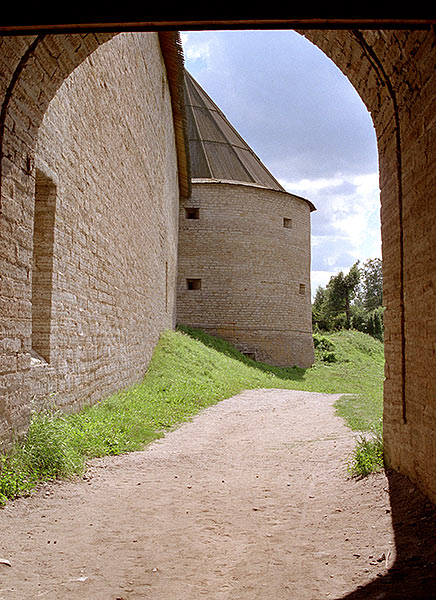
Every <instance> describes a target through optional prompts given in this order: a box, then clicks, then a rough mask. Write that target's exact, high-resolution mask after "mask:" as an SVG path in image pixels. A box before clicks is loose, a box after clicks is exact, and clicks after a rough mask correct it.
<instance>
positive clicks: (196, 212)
mask: <svg viewBox="0 0 436 600" xmlns="http://www.w3.org/2000/svg"><path fill="white" fill-rule="evenodd" d="M185 216H186V218H187V219H199V218H200V209H199V208H198V207H189V208H185Z"/></svg>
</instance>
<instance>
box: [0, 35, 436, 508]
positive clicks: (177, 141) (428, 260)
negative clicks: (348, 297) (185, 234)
mask: <svg viewBox="0 0 436 600" xmlns="http://www.w3.org/2000/svg"><path fill="white" fill-rule="evenodd" d="M302 33H303V34H304V35H305V36H306V37H307V38H308V39H309V40H311V41H312V42H313V43H315V44H316V45H317V46H318V47H319V48H320V49H321V50H323V51H324V52H325V53H326V55H327V56H329V57H330V58H331V59H332V60H333V61H334V62H335V64H336V65H337V66H338V67H339V68H340V69H341V70H342V71H343V72H344V73H345V75H346V76H347V77H348V78H349V79H350V81H351V83H352V84H353V85H354V87H355V88H356V90H357V92H358V93H359V95H360V97H361V98H362V100H363V102H364V103H365V105H366V106H367V108H368V110H369V111H370V113H371V115H372V119H373V123H374V127H375V130H376V134H377V141H378V148H379V165H380V189H381V216H382V243H383V276H384V302H385V304H386V313H385V356H386V380H385V387H384V437H385V456H386V461H387V464H388V465H389V466H390V467H392V468H395V469H398V470H399V471H401V472H402V473H403V474H405V475H407V476H408V477H410V479H411V480H412V481H413V482H415V483H416V484H417V485H418V486H419V487H420V488H421V489H422V490H423V491H424V492H425V493H426V494H427V495H428V496H429V497H430V498H431V499H433V500H434V501H436V476H435V472H436V442H435V440H436V436H435V432H436V401H435V398H436V389H435V386H436V384H435V377H434V373H435V366H436V341H435V340H436V312H435V306H436V261H435V255H436V247H435V243H436V242H435V240H436V198H435V194H436V192H435V190H436V181H435V179H436V171H435V169H434V165H435V163H436V94H435V90H436V48H435V46H436V38H435V32H434V28H433V27H432V26H429V27H424V28H421V29H413V30H412V29H411V30H405V29H397V30H395V29H393V30H377V29H368V30H365V29H363V30H357V29H354V30H344V29H337V30H332V31H328V30H320V31H317V30H305V31H303V32H302ZM113 37H114V36H113V34H106V33H105V34H103V33H99V34H90V33H80V34H77V33H76V34H56V35H51V34H50V35H40V34H38V33H36V34H31V35H30V34H29V35H23V36H20V35H18V36H13V35H12V36H9V37H8V36H7V35H6V36H2V37H1V38H0V62H1V68H0V99H1V109H0V148H1V156H0V158H1V162H0V178H1V182H0V184H1V188H0V192H1V197H0V211H1V212H0V274H1V288H0V430H1V432H2V434H1V435H2V437H3V438H6V437H10V434H11V432H13V431H15V432H19V431H22V430H23V428H24V426H25V423H26V422H27V417H28V414H29V409H30V405H31V401H32V399H33V398H34V397H36V398H39V397H40V394H42V393H46V392H50V391H53V392H55V393H56V394H57V395H56V399H57V401H58V402H61V403H62V402H63V401H64V400H63V399H65V401H66V402H68V403H70V402H72V403H73V404H74V402H78V400H77V397H78V395H79V393H78V390H82V389H84V388H83V387H82V386H84V385H89V389H90V395H89V396H90V398H91V399H92V398H94V399H95V398H96V393H97V392H96V390H97V389H100V392H101V394H102V395H104V394H106V393H110V392H111V390H112V389H114V387H118V386H121V385H124V384H127V383H128V380H129V379H130V380H131V379H133V378H135V377H139V376H140V373H141V371H142V370H143V369H144V368H145V362H146V360H145V359H146V357H147V356H148V355H149V352H150V349H151V347H152V345H153V342H154V340H155V339H156V337H157V335H158V330H159V329H160V328H161V327H166V326H170V325H171V324H172V323H173V321H174V312H173V306H174V305H173V292H174V288H173V287H172V284H171V273H173V282H175V263H174V262H172V260H175V259H174V257H175V237H176V224H175V223H176V221H177V210H176V205H177V195H178V189H177V186H179V187H180V180H181V179H182V180H183V178H185V182H184V183H185V184H186V172H185V173H184V172H183V169H180V165H181V164H182V163H183V139H182V138H183V135H182V134H181V127H180V123H181V119H180V118H179V116H177V115H176V113H175V112H174V111H177V108H178V104H179V103H178V101H177V98H176V97H175V95H174V90H176V88H177V82H176V85H174V80H175V79H177V68H171V69H168V67H167V63H165V61H164V58H165V56H163V55H162V54H161V50H162V44H161V47H160V48H159V44H158V37H160V40H161V41H162V35H161V34H146V35H145V37H144V38H143V37H142V34H126V35H124V34H123V35H122V36H120V38H118V37H116V38H115V39H116V41H115V43H114V45H110V44H111V42H110V41H109V40H111V38H113ZM127 40H131V41H132V42H133V43H134V44H139V45H141V44H144V45H143V46H141V47H142V48H143V50H144V51H145V54H144V57H143V60H142V61H141V60H137V59H136V58H135V57H133V56H131V55H130V54H129V52H130V51H129V48H128V44H126V43H125V42H126V41H127ZM140 40H143V41H142V42H140ZM145 40H147V41H145ZM149 40H150V41H149ZM105 42H107V43H108V45H107V49H109V48H113V50H114V51H115V49H116V52H114V53H113V54H112V55H111V56H110V59H109V57H108V55H107V54H106V53H105V51H103V53H102V54H101V55H100V54H99V52H98V48H99V47H101V48H102V49H104V43H105ZM120 53H121V54H120ZM88 57H90V60H87V59H88ZM100 60H101V61H102V62H100ZM290 60H292V58H291V57H290ZM82 63H83V68H84V69H85V71H83V72H87V73H88V74H89V75H91V74H92V73H93V72H94V69H95V70H96V71H95V72H98V73H100V75H101V76H103V79H101V78H100V77H99V78H97V79H96V80H95V81H94V82H95V84H96V86H97V87H96V88H94V89H93V90H91V89H90V88H89V83H90V79H89V78H87V77H84V78H83V79H78V76H79V72H77V73H75V74H74V75H73V77H74V78H75V79H72V80H69V77H70V75H71V74H72V73H73V71H74V70H75V69H76V68H77V67H79V66H80V65H82ZM109 67H110V69H109ZM86 69H89V70H88V71H86ZM110 70H113V71H112V72H109V71H110ZM113 72H116V73H117V77H114V76H113ZM106 77H107V78H108V80H107V81H108V82H110V86H109V85H108V83H107V82H106V86H105V78H106ZM119 78H121V79H119ZM91 79H92V76H91ZM73 80H74V81H76V82H77V83H78V84H79V85H78V87H82V90H80V89H79V90H75V91H74V92H73V95H74V99H75V101H77V102H83V103H84V106H87V109H86V110H85V109H83V111H82V110H81V107H80V106H79V104H77V103H76V104H73V103H68V102H66V109H67V113H69V114H70V115H71V118H69V119H67V118H66V117H61V115H60V113H59V112H58V108H56V106H58V107H59V104H58V100H57V99H55V100H54V103H53V108H52V110H51V109H50V110H49V111H48V112H47V110H48V109H49V105H50V102H51V101H52V100H53V99H54V98H55V96H56V93H57V91H58V89H60V88H61V86H62V85H63V83H64V82H66V83H65V86H66V87H65V88H64V90H66V89H67V88H68V86H70V85H71V82H72V81H73ZM141 80H142V81H143V82H144V83H146V85H145V90H146V94H145V95H143V96H142V101H141V106H140V107H139V103H138V102H136V101H134V100H133V101H132V95H131V94H129V98H128V99H127V98H126V96H125V95H124V92H123V89H124V90H125V89H126V86H127V88H130V89H131V90H137V88H136V85H135V81H141ZM121 84H123V87H121ZM97 90H98V93H96V92H97ZM168 90H171V91H172V93H171V97H170V94H169V93H168ZM141 93H142V94H144V89H142V90H141ZM60 94H63V97H64V98H65V94H64V92H63V91H62V90H61V91H60ZM90 94H91V96H90ZM94 103H95V106H96V108H97V111H95V110H94V111H91V110H90V107H91V105H94ZM139 108H141V115H139V114H138V109H139ZM171 108H172V109H173V113H172V114H171ZM46 113H47V114H46ZM144 113H145V114H144ZM44 115H46V117H45V119H44V124H43V125H42V128H41V132H40V135H39V134H38V132H39V129H40V126H41V124H42V121H43V118H44ZM175 117H176V118H175ZM56 123H58V126H59V131H62V132H64V133H65V134H66V135H67V136H68V138H69V139H70V140H72V141H73V140H74V139H76V137H77V140H79V141H80V145H79V144H76V145H74V146H73V148H68V147H67V146H64V145H63V144H62V143H61V140H60V139H59V138H58V137H57V125H56ZM121 123H123V125H125V127H118V126H119V125H120V124H121ZM82 127H83V128H82ZM173 127H175V130H173V132H172V131H171V129H172V128H173ZM81 128H82V129H81ZM92 128H96V129H97V130H98V131H99V133H100V134H101V135H103V136H105V137H106V139H105V143H104V144H100V143H99V140H97V139H92V136H91V131H89V130H90V129H92ZM115 137H116V142H115V140H114V138H115ZM111 138H112V139H111ZM37 140H38V152H36V143H37ZM123 149H124V150H126V149H128V150H129V153H130V152H133V156H126V153H125V152H123ZM94 163H95V164H98V165H99V167H104V172H103V173H102V172H100V173H97V171H95V170H93V165H94ZM139 166H140V167H141V169H142V170H141V169H139V171H138V169H137V168H138V167H139ZM133 168H134V169H135V171H134V175H135V176H134V177H133V176H132V173H133V171H132V169H133ZM70 170H71V171H74V172H75V173H74V172H69V171H70ZM79 173H80V174H81V176H80V177H79V175H78V174H79ZM145 174H146V175H145ZM150 177H151V178H153V179H152V181H150V179H149V178H150ZM177 177H178V178H179V181H177ZM138 178H139V179H138ZM35 186H36V188H35ZM35 191H36V194H37V199H36V204H37V207H36V210H35ZM55 196H56V199H57V201H56V207H55V210H54V206H53V198H54V197H55ZM44 213H46V215H45V217H44V218H45V219H46V223H47V228H48V227H49V224H50V223H51V222H55V227H54V233H53V235H51V236H50V235H42V234H41V235H40V234H38V231H39V232H40V233H41V232H44V233H45V229H46V226H45V225H43V226H40V227H39V226H37V227H36V230H35V231H36V238H37V240H38V242H37V244H38V250H37V252H36V254H35V255H34V252H33V247H34V242H33V239H34V216H37V220H38V222H39V223H43V222H44V220H41V218H40V217H41V215H43V214H44ZM171 219H173V226H171V225H170V221H171ZM50 227H51V225H50ZM171 231H172V232H173V233H171ZM168 236H169V238H168ZM127 240H129V242H128V243H127ZM50 248H52V249H53V252H51V250H50ZM64 253H65V259H64V258H63V255H64ZM171 253H173V254H171ZM47 256H50V257H51V258H49V259H48V260H47ZM171 256H172V257H173V258H171ZM127 258H129V261H130V260H131V261H132V264H134V265H136V269H130V268H129V267H128V266H127V262H128V261H127ZM77 260H79V264H77ZM51 261H52V264H50V262H51ZM34 263H35V265H36V266H34ZM167 263H168V286H167V285H166V281H167V279H166V273H167ZM39 265H41V266H42V267H41V273H40V274H39V275H38V279H39V282H38V283H37V289H35V290H34V291H32V279H33V278H32V271H33V269H34V268H35V269H39V268H40V266H39ZM97 265H98V266H97ZM82 267H83V271H82ZM141 270H143V277H141V276H139V275H138V273H137V271H141ZM134 271H136V272H134ZM50 272H52V273H53V277H52V279H51V283H50V276H49V273H50ZM69 277H71V281H72V282H74V285H71V286H69V285H68V284H67V281H68V278H69ZM128 284H129V285H130V284H132V285H131V286H130V287H129V295H130V296H131V297H129V298H125V297H124V296H125V295H126V294H123V291H124V290H125V289H126V288H127V285H128ZM123 287H124V289H123ZM130 290H131V291H130ZM33 293H34V294H35V296H34V298H35V302H32V295H33ZM50 297H51V300H50ZM37 298H39V300H37ZM61 299H62V300H61ZM118 302H121V307H119V308H117V306H118ZM32 303H33V304H34V310H32ZM50 303H51V308H50V310H48V307H49V306H50ZM139 305H143V306H144V309H145V307H147V311H150V312H147V313H146V314H147V316H146V319H141V320H140V319H139V312H140V309H139ZM61 306H65V308H66V310H65V311H63V310H62V311H61V310H60V307H61ZM50 311H51V312H50ZM86 311H90V312H89V314H90V315H92V318H91V317H90V318H87V317H86ZM48 315H50V316H49V317H48ZM80 315H82V316H83V319H80V320H79V318H78V317H79V316H80ZM48 318H49V323H48V322H47V319H48ZM33 325H35V326H34V327H33ZM138 327H139V328H141V329H139V330H138ZM86 338H88V339H87V341H86ZM148 340H149V343H148ZM52 341H56V343H57V342H59V347H57V346H56V345H54V344H52V343H51V342H52ZM44 354H45V356H44ZM38 356H39V358H38ZM139 358H141V360H142V358H144V361H143V362H141V363H140V361H139ZM32 360H33V364H32ZM112 365H113V366H114V370H112ZM123 368H126V369H127V373H128V374H127V375H126V376H125V377H123V376H122V378H121V380H120V379H118V378H117V380H116V378H115V376H114V373H115V369H116V370H117V371H118V372H120V371H122V369H123Z"/></svg>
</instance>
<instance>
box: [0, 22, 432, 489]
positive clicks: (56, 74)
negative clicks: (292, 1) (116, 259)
mask: <svg viewBox="0 0 436 600" xmlns="http://www.w3.org/2000/svg"><path fill="white" fill-rule="evenodd" d="M327 21H328V20H327ZM394 21H395V20H393V22H392V23H387V24H385V27H386V29H381V26H383V24H382V25H380V24H378V26H377V27H372V28H369V29H365V23H360V24H353V23H351V22H349V23H348V26H349V27H350V29H345V27H347V24H346V23H345V25H344V23H341V24H340V26H338V27H336V28H335V27H334V26H335V23H334V22H333V23H329V22H326V23H321V24H318V25H319V27H320V28H319V29H315V28H311V26H310V23H309V24H308V23H305V24H303V25H304V26H305V28H304V29H303V30H300V31H301V33H303V35H305V36H306V37H307V38H308V39H309V40H311V41H312V42H313V43H315V44H316V45H317V46H318V47H319V48H320V49H321V50H323V51H324V52H325V54H327V56H329V57H330V58H331V59H332V60H333V61H334V62H335V64H336V65H337V66H338V67H339V68H340V69H341V70H342V71H343V72H344V74H345V75H346V76H347V77H348V78H349V79H350V81H351V83H352V84H353V85H354V86H355V88H356V90H357V91H358V93H359V95H360V97H361V99H362V100H363V102H364V103H365V105H366V106H367V108H368V110H369V111H370V113H371V115H372V118H373V122H374V126H375V129H376V134H377V141H378V148H379V164H380V188H381V203H382V206H381V216H382V219H381V220H382V244H383V264H384V298H385V303H386V306H387V310H386V340H385V354H386V381H385V448H386V458H387V461H388V464H389V465H390V466H392V467H393V468H395V469H399V470H400V471H401V472H402V473H404V474H405V475H407V476H409V477H410V479H411V480H413V481H414V482H415V483H417V484H418V485H419V487H421V489H422V490H424V491H425V492H426V493H427V494H428V495H429V496H430V497H431V498H432V499H433V500H435V499H436V480H435V477H434V467H435V465H436V445H435V443H434V434H435V430H436V402H435V400H434V399H435V392H436V389H435V388H436V384H435V378H434V375H433V373H434V368H435V357H436V316H435V309H434V307H435V301H436V291H435V290H436V266H435V262H434V257H435V254H436V247H435V245H436V242H435V240H436V202H435V198H434V196H435V189H436V186H435V178H436V172H435V170H434V164H435V159H436V156H435V154H436V144H435V137H436V136H435V133H436V101H435V93H434V91H435V88H436V69H435V66H436V52H435V35H434V30H433V28H432V26H431V23H430V24H424V26H421V25H422V24H421V25H420V28H418V29H413V23H412V24H411V25H410V26H411V29H406V28H405V27H407V23H406V24H405V25H403V26H400V27H396V26H395V22H394ZM214 23H215V24H214V26H219V27H221V28H225V27H226V25H225V24H221V25H219V24H218V25H216V22H214ZM303 25H301V26H303ZM329 25H331V26H332V28H331V29H328V27H329ZM128 26H129V25H127V24H123V23H117V24H110V27H109V26H108V27H106V31H105V28H104V27H102V28H100V29H99V31H100V33H98V34H92V33H90V34H85V33H80V34H77V33H75V34H65V35H64V34H62V35H59V36H48V37H47V38H45V37H44V35H43V36H39V35H38V36H34V35H30V36H28V35H25V33H26V32H25V31H22V32H21V35H23V36H24V35H25V37H21V38H13V37H11V38H3V39H2V40H1V46H0V49H1V51H2V53H3V56H5V57H6V58H5V60H4V63H5V64H7V65H8V68H9V71H8V72H7V73H6V72H5V73H4V76H3V80H2V81H1V87H0V91H1V94H2V98H3V107H4V108H3V110H2V112H1V123H0V126H1V127H2V130H3V134H2V143H3V151H2V152H3V154H2V156H3V158H2V174H3V185H2V190H1V191H2V210H3V214H5V211H6V217H7V218H6V221H7V222H6V223H5V224H4V225H3V229H4V231H3V232H2V244H3V256H6V257H9V258H8V260H7V262H6V264H7V268H9V269H12V270H14V273H15V275H16V278H18V279H20V278H21V280H24V281H25V279H26V277H27V271H26V269H27V267H26V264H27V263H26V260H23V256H22V254H21V255H20V252H22V253H25V252H26V251H27V252H28V250H29V246H28V244H27V246H26V244H22V243H21V241H22V240H26V236H28V231H27V229H26V223H28V213H27V209H26V199H27V198H28V196H29V193H30V189H29V186H30V185H31V183H33V182H32V180H31V178H30V177H29V174H30V171H31V170H32V168H33V165H32V144H33V141H32V140H34V135H35V127H37V125H38V124H39V122H40V120H41V116H42V114H43V112H44V107H45V106H47V104H48V102H49V100H50V97H51V95H52V94H53V93H54V91H55V90H56V89H57V86H59V85H60V83H61V82H62V80H63V78H64V77H65V76H66V75H67V74H68V73H69V72H71V70H72V69H73V68H74V65H76V64H79V63H80V62H81V61H82V60H83V59H84V58H85V57H86V56H87V55H88V54H89V53H90V52H92V49H93V48H95V47H96V46H97V45H98V44H100V43H101V42H102V41H105V40H106V39H108V36H111V35H112V33H111V32H112V31H113V30H114V28H116V27H118V28H120V29H125V28H126V27H128ZM188 26H189V25H188V23H187V22H186V21H185V22H182V21H173V22H172V23H171V24H170V25H168V24H167V27H169V28H170V29H171V28H173V29H183V28H186V27H188ZM196 26H201V27H203V28H206V26H207V21H203V22H202V24H201V25H198V24H197V25H196ZM239 26H243V27H250V23H249V22H245V23H244V22H243V21H242V22H239ZM276 26H281V27H286V26H287V27H292V28H296V29H297V30H298V27H299V23H298V21H296V22H286V21H282V22H281V23H280V24H276ZM141 27H142V30H153V28H154V29H158V28H159V22H157V21H155V22H153V23H151V22H149V23H147V24H138V26H137V28H139V29H141ZM264 27H265V28H266V27H268V23H266V24H265V25H264ZM313 27H316V24H314V25H313ZM321 27H322V28H321ZM351 27H360V29H359V30H357V29H351ZM389 27H395V28H391V29H390V28H389ZM73 29H74V28H73ZM89 29H91V30H92V24H91V25H90V26H89ZM82 31H83V28H82ZM54 38H56V40H54ZM18 74H19V76H18ZM38 77H39V78H40V79H41V80H42V81H46V82H47V89H48V90H49V91H48V92H46V91H44V90H43V89H41V88H40V86H39V84H38V85H37V86H36V87H35V86H34V85H33V83H35V82H37V81H38ZM50 90H51V91H50ZM5 107H6V108H5ZM6 200H7V202H6ZM19 219H22V222H21V223H20V225H19V227H18V228H16V229H15V230H14V231H11V223H12V222H15V223H16V222H18V221H17V220H19ZM23 248H24V249H23ZM26 249H27V250H26ZM10 257H14V261H15V262H14V263H12V261H11V259H10ZM22 308H23V304H22V302H20V301H19V300H16V299H14V301H13V302H9V303H8V318H9V317H12V316H13V317H14V318H15V320H16V323H17V324H19V325H20V323H21V325H20V326H21V327H22V328H24V329H25V327H26V325H25V323H23V322H22V321H21V322H20V312H21V310H22ZM5 339H6V342H4V343H3V344H4V345H5V344H6V347H7V348H8V349H9V350H10V352H9V354H8V356H12V357H13V358H11V360H12V361H19V360H20V355H19V353H18V349H17V347H16V340H14V337H13V332H12V330H8V329H7V328H6V336H5ZM4 385H7V381H6V383H5V384H4ZM18 389H19V386H18V387H17V388H16V389H15V394H16V395H15V397H14V402H16V401H17V394H18V395H19V391H18ZM1 402H2V403H3V404H4V405H5V404H7V403H8V400H7V396H4V397H3V398H2V400H1ZM18 413H19V409H18ZM4 414H5V411H4V407H3V408H2V407H1V406H0V415H4Z"/></svg>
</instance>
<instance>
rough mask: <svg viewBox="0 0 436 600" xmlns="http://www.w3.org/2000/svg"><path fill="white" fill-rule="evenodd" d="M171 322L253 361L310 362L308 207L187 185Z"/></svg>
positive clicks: (273, 195) (238, 188)
mask: <svg viewBox="0 0 436 600" xmlns="http://www.w3.org/2000/svg"><path fill="white" fill-rule="evenodd" d="M177 321H178V322H179V323H182V324H186V325H190V326H193V327H198V328H201V329H203V330H205V331H208V332H210V333H212V334H217V335H220V336H221V337H223V338H225V339H227V340H229V341H231V342H233V343H234V344H235V345H236V346H237V347H238V348H239V349H240V350H241V351H243V352H247V353H249V354H252V353H253V354H255V357H256V359H257V360H263V361H266V362H269V363H272V364H277V365H295V364H297V365H300V366H309V365H310V364H312V362H313V342H312V324H311V304H310V208H309V204H308V203H307V201H305V200H304V199H302V198H299V197H297V196H293V195H291V194H287V193H283V192H277V191H273V190H268V189H265V188H262V187H260V186H253V185H249V184H237V183H226V182H215V183H214V182H209V183H206V182H205V181H204V182H201V183H200V182H198V180H194V181H193V183H192V196H191V198H190V199H189V200H185V201H183V202H182V203H181V206H180V226H179V269H178V284H177Z"/></svg>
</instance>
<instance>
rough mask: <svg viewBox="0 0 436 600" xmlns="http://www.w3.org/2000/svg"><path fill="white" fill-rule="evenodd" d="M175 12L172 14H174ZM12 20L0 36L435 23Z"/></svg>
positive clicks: (0, 27)
mask: <svg viewBox="0 0 436 600" xmlns="http://www.w3.org/2000/svg"><path fill="white" fill-rule="evenodd" d="M175 12H176V11H175ZM22 13H23V14H21V15H19V16H15V17H14V15H13V14H12V15H11V14H10V15H8V16H7V17H6V18H2V23H1V24H0V34H1V35H25V34H32V33H73V32H74V33H80V32H82V33H83V32H87V31H90V32H91V31H92V32H96V31H105V32H110V31H112V32H114V31H118V32H119V31H159V30H194V29H238V28H239V29H247V28H250V29H301V30H303V29H330V30H331V29H428V28H430V27H432V26H434V25H435V24H436V19H419V18H418V19H411V18H409V19H381V18H363V19H357V18H343V19H332V18H280V17H274V18H267V17H263V18H262V17H261V18H238V17H230V18H229V17H226V18H222V17H219V16H216V15H215V16H214V15H206V16H203V17H201V18H198V11H196V18H191V17H189V15H188V16H187V14H186V11H183V13H184V14H183V17H182V18H179V17H177V14H172V15H170V16H168V17H167V18H165V19H162V18H159V17H156V15H153V14H150V13H146V14H144V15H141V16H140V17H138V15H136V16H134V17H132V15H129V14H128V12H127V11H126V12H122V11H120V12H119V13H117V15H116V17H113V16H110V15H108V14H107V13H106V14H105V13H104V11H101V12H100V13H99V14H98V15H93V16H92V17H90V16H86V15H84V16H82V18H81V19H77V15H75V16H74V17H73V18H70V19H69V18H68V17H62V20H60V19H53V18H48V19H44V17H43V15H41V14H39V15H38V16H35V17H32V15H31V14H29V13H28V12H27V11H22Z"/></svg>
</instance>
